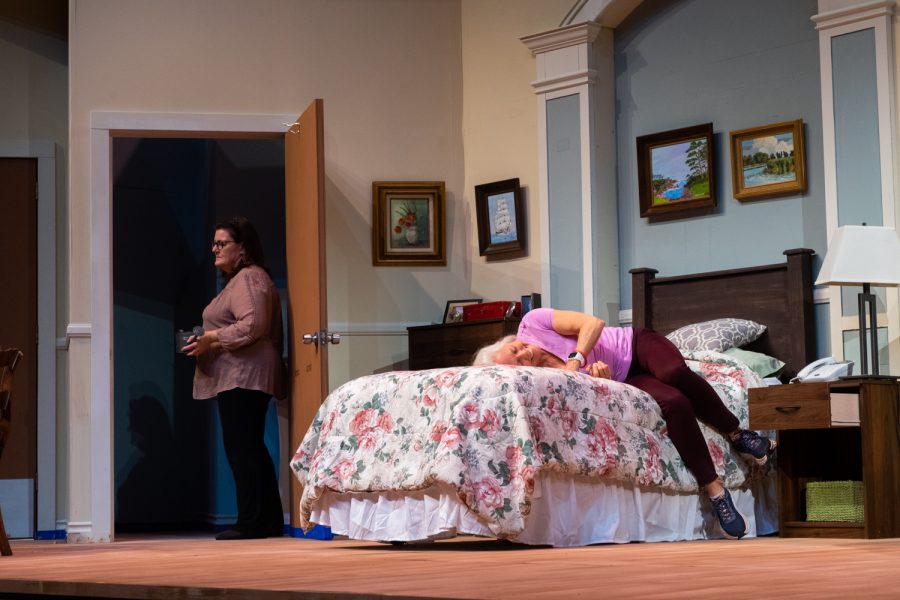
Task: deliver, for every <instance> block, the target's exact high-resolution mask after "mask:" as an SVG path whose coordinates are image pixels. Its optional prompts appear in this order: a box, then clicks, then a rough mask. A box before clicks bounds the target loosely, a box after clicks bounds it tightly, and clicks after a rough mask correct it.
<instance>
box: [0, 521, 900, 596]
mask: <svg viewBox="0 0 900 600" xmlns="http://www.w3.org/2000/svg"><path fill="white" fill-rule="evenodd" d="M13 552H14V554H13V556H10V557H3V558H0V597H4V598H17V599H25V598H32V597H35V596H38V595H55V596H58V597H59V598H57V600H62V598H76V597H77V598H85V597H90V598H194V599H195V598H222V599H230V598H259V599H261V600H268V599H282V598H295V599H303V600H364V599H381V598H391V599H392V600H413V599H416V600H423V599H428V600H431V599H439V598H440V599H448V598H462V599H471V600H488V599H490V600H507V599H508V600H513V599H515V600H532V599H533V600H551V599H558V598H567V599H568V598H648V599H655V598H659V599H662V598H665V599H678V598H685V599H687V598H691V599H694V598H734V597H745V596H746V594H747V593H748V592H749V593H752V595H753V597H758V598H766V597H783V598H863V597H864V598H897V597H898V596H900V567H898V565H900V539H888V540H837V539H813V538H810V539H802V538H793V539H781V538H761V539H755V540H742V541H739V542H733V541H726V540H721V541H718V540H717V541H697V542H675V543H655V544H625V545H601V546H589V547H584V548H543V547H529V546H520V545H515V544H511V543H506V542H502V541H497V540H483V539H478V538H462V537H461V538H455V539H452V540H444V541H439V542H435V543H431V544H419V545H406V546H390V545H385V544H377V543H366V542H357V541H348V540H340V539H336V540H331V541H319V540H304V539H292V538H281V539H265V540H240V541H228V542H222V541H215V540H212V539H210V538H209V537H198V536H186V537H179V536H147V535H144V536H136V537H130V538H125V539H121V538H120V539H119V540H118V541H116V542H113V543H110V544H66V543H53V542H34V541H14V542H13Z"/></svg>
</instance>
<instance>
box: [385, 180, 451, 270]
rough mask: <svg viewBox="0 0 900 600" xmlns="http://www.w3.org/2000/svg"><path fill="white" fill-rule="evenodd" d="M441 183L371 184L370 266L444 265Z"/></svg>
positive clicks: (392, 182) (396, 182) (401, 182)
mask: <svg viewBox="0 0 900 600" xmlns="http://www.w3.org/2000/svg"><path fill="white" fill-rule="evenodd" d="M444 231H445V224H444V182H443V181H375V182H373V183H372V264H373V265H375V266H376V267H378V266H426V265H428V266H438V265H441V266H442V265H446V264H447V257H446V254H445V241H444Z"/></svg>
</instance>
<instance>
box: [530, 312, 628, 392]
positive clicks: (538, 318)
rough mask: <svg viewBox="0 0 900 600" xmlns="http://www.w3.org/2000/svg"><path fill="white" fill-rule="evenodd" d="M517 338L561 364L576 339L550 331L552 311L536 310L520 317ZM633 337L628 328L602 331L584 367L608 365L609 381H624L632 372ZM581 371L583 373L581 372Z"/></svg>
mask: <svg viewBox="0 0 900 600" xmlns="http://www.w3.org/2000/svg"><path fill="white" fill-rule="evenodd" d="M516 338H517V339H518V340H520V341H523V342H528V343H531V344H537V345H538V346H540V347H541V348H543V349H544V350H546V351H547V352H550V353H551V354H554V355H556V356H558V357H559V358H560V360H562V361H563V362H565V361H566V358H567V357H568V356H569V354H571V353H572V352H574V351H575V343H576V342H577V341H578V340H577V336H568V335H562V334H561V333H557V332H556V330H554V329H553V309H552V308H536V309H534V310H531V311H529V312H527V313H526V314H525V316H524V317H522V322H521V323H519V332H518V333H517V334H516ZM633 341H634V333H633V330H632V328H631V327H604V328H603V331H601V332H600V339H599V340H597V345H596V346H594V349H593V350H591V351H590V352H588V355H587V356H585V360H586V361H587V363H586V364H588V365H589V364H592V363H595V362H597V361H598V360H599V361H602V362H604V363H606V364H607V365H609V370H610V373H611V374H612V379H614V380H616V381H625V379H626V378H627V377H628V370H629V369H630V368H631V356H632V345H633ZM581 371H584V369H581Z"/></svg>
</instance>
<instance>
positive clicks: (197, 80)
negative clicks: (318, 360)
mask: <svg viewBox="0 0 900 600" xmlns="http://www.w3.org/2000/svg"><path fill="white" fill-rule="evenodd" d="M570 5H571V0H553V1H552V2H551V1H548V0H527V1H517V0H495V1H491V2H480V1H476V0H462V2H456V1H451V0H416V1H415V2H409V1H407V0H378V1H377V2H376V1H372V0H257V1H254V2H248V1H246V0H192V1H191V2H183V0H153V1H150V0H133V1H129V2H121V1H119V0H71V3H70V80H71V82H72V83H71V94H70V107H69V108H70V130H69V134H70V140H71V149H72V151H71V162H70V167H71V168H70V174H69V188H70V201H69V204H70V215H71V216H70V219H69V222H68V228H69V231H71V232H73V235H72V241H71V244H70V252H71V268H70V272H69V278H68V295H69V307H70V310H69V314H68V315H67V318H66V319H65V322H72V323H88V322H90V319H91V289H90V275H91V272H90V266H91V262H90V236H89V235H87V233H88V232H90V224H91V210H90V208H91V193H92V190H91V164H90V149H91V146H90V119H91V112H92V111H103V112H109V111H125V112H136V113H150V112H172V113H204V114H208V113H228V114H242V113H244V114H282V113H287V114H299V112H300V111H302V110H303V109H304V108H305V107H306V106H307V104H308V103H309V102H310V101H311V100H312V99H313V98H316V97H321V98H323V99H324V104H325V157H326V166H325V170H326V178H327V181H326V186H327V187H326V198H327V203H328V209H327V227H326V236H327V253H328V261H327V264H328V271H329V276H328V312H329V324H330V328H331V329H332V330H338V331H342V330H343V331H348V332H349V333H351V334H352V333H358V332H371V331H381V332H385V333H392V332H403V331H405V327H406V326H408V325H412V324H422V323H428V322H432V321H437V320H439V319H440V317H441V315H442V312H443V308H444V303H445V302H446V300H448V299H451V298H465V297H470V296H471V295H473V294H476V295H478V296H482V297H484V298H488V299H503V298H515V297H518V296H519V295H521V294H523V293H526V292H530V291H533V290H536V289H537V288H538V286H539V282H540V266H539V254H540V252H539V244H540V240H539V239H538V237H537V236H538V232H539V227H538V222H537V215H538V210H537V195H536V189H537V180H538V175H537V155H536V149H535V148H536V140H537V134H536V130H535V127H536V114H535V111H536V105H537V102H536V98H535V96H534V93H533V92H532V90H531V87H530V85H529V84H530V82H531V81H532V80H533V79H534V73H535V71H534V69H535V66H534V60H533V59H532V57H531V55H530V53H529V52H528V50H527V49H526V48H525V47H524V45H522V44H521V43H520V42H519V41H518V38H519V37H520V36H523V35H528V34H531V33H535V32H538V31H544V30H546V29H550V28H553V27H555V26H556V25H558V23H559V21H560V20H561V19H562V17H563V16H564V15H565V13H566V12H567V11H568V9H569V7H570ZM464 115H465V120H463V117H464ZM464 149H465V152H464ZM507 177H519V178H520V179H521V181H522V184H523V185H524V186H525V188H526V202H527V205H528V212H529V215H528V216H529V218H528V220H529V232H528V247H529V251H528V256H527V257H526V258H522V259H517V260H514V261H506V262H501V263H492V264H491V265H488V264H486V263H485V261H484V259H483V258H481V257H479V256H478V246H477V236H476V235H475V220H474V212H473V206H474V199H473V191H472V188H473V186H474V185H476V184H478V183H485V182H489V181H495V180H498V179H503V178H507ZM374 180H401V181H402V180H443V181H445V182H446V189H447V239H448V244H447V256H448V264H447V266H446V267H442V268H438V267H427V268H409V267H378V268H374V267H372V265H371V237H370V236H371V212H372V199H371V183H372V181H374ZM76 233H77V234H76ZM136 268H138V266H136ZM71 354H72V358H71V364H72V365H73V366H74V365H79V368H77V369H76V368H73V369H72V371H71V374H70V375H69V392H70V395H71V396H72V397H71V400H70V410H71V417H70V418H71V421H70V423H69V426H68V427H69V432H70V434H71V440H70V441H69V449H70V451H71V452H72V453H73V454H72V461H71V471H70V473H69V477H68V479H69V481H71V482H73V484H72V489H71V495H72V497H71V499H70V502H69V509H70V514H69V519H70V520H72V521H76V522H77V521H83V520H86V519H88V518H89V512H90V511H89V507H90V504H89V503H90V493H89V491H88V486H89V485H90V482H89V472H87V471H86V469H88V467H87V464H88V460H87V453H88V452H89V449H88V444H87V440H88V439H89V436H90V435H91V432H90V421H91V419H90V414H89V410H88V407H89V405H90V403H89V396H90V380H89V377H90V369H89V363H90V345H89V343H87V342H84V343H73V345H72V348H71ZM406 357H407V341H406V338H405V337H404V336H401V335H380V336H375V337H364V336H353V335H350V336H348V337H345V338H344V341H343V342H342V343H341V345H340V346H337V347H332V349H331V354H330V360H331V363H330V367H331V368H330V379H331V385H332V387H334V386H335V385H338V384H340V383H342V382H344V381H346V380H347V379H350V378H352V377H355V376H358V375H361V374H365V373H370V372H372V371H373V370H375V369H379V368H384V367H387V366H390V365H392V364H394V363H397V362H398V361H402V360H404V359H405V358H406ZM76 483H77V484H76Z"/></svg>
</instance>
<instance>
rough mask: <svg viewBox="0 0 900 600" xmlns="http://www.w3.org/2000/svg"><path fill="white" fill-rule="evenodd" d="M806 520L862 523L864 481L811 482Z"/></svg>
mask: <svg viewBox="0 0 900 600" xmlns="http://www.w3.org/2000/svg"><path fill="white" fill-rule="evenodd" d="M806 520H807V521H848V522H851V523H862V521H863V487H862V481H810V482H809V483H807V484H806Z"/></svg>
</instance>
